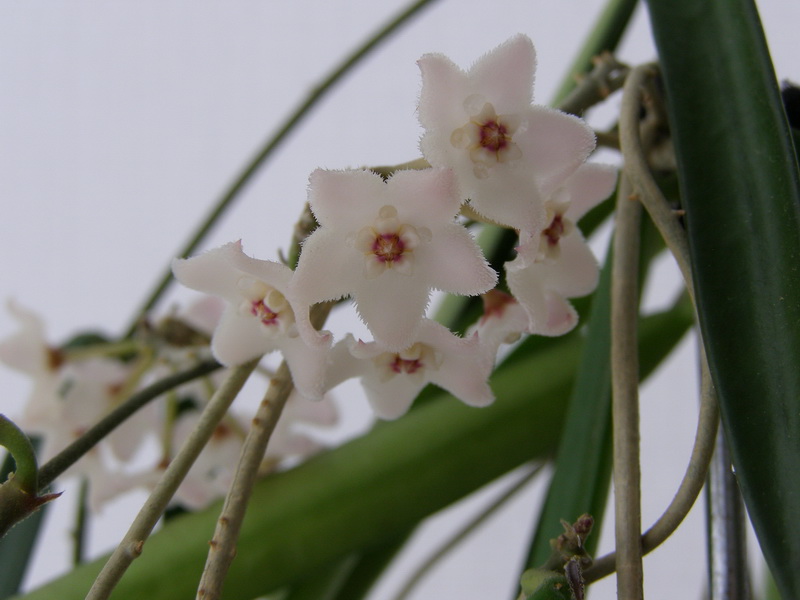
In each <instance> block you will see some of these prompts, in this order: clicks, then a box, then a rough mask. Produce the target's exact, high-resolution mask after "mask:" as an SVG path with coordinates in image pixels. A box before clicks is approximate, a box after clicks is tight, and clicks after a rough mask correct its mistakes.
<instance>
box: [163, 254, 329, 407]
mask: <svg viewBox="0 0 800 600" xmlns="http://www.w3.org/2000/svg"><path fill="white" fill-rule="evenodd" d="M172 270H173V272H174V273H175V277H176V278H177V279H178V281H180V282H181V283H183V284H184V285H185V286H187V287H190V288H192V289H195V290H198V291H201V292H206V293H208V294H213V295H215V296H219V297H221V298H223V299H225V300H227V301H228V306H227V307H226V309H225V312H224V313H223V315H222V319H221V320H220V323H219V325H218V326H217V328H216V330H215V331H214V335H213V337H212V339H211V351H212V353H213V354H214V356H215V357H216V359H217V360H218V361H219V362H221V363H222V364H224V365H226V366H232V365H240V364H243V363H245V362H247V361H249V360H251V359H253V358H256V357H258V356H261V355H262V354H266V353H268V352H272V351H273V350H280V352H281V353H282V354H283V357H284V359H285V360H286V364H287V365H288V367H289V370H290V371H291V373H292V379H293V380H294V385H295V387H296V388H297V390H298V391H299V392H300V393H301V394H302V395H304V396H306V397H308V398H313V399H318V398H320V397H321V395H322V392H321V386H322V382H323V378H324V373H325V367H326V362H327V353H328V351H329V348H330V343H331V339H330V335H329V334H327V333H320V332H318V331H316V330H314V329H313V327H311V325H310V324H308V326H307V327H305V328H304V331H305V333H306V334H307V335H306V336H301V335H300V333H299V330H298V327H297V320H298V319H301V318H304V319H305V321H306V322H308V306H306V307H305V308H304V309H298V307H297V306H295V305H293V304H292V303H291V302H290V301H289V300H288V299H287V295H288V287H289V281H290V279H291V278H292V270H291V269H290V268H289V267H287V266H286V265H282V264H280V263H277V262H273V261H267V260H258V259H255V258H251V257H249V256H247V255H246V254H245V253H244V252H243V250H242V245H241V243H240V242H232V243H230V244H226V245H224V246H222V247H220V248H217V249H215V250H210V251H208V252H206V253H204V254H201V255H199V256H195V257H192V258H189V259H176V260H175V261H173V264H172ZM302 310H305V314H301V311H302Z"/></svg>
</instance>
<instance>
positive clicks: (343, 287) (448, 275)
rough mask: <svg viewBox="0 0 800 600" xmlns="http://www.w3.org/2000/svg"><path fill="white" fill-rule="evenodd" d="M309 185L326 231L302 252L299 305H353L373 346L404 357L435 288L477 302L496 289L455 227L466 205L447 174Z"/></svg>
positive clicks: (335, 174)
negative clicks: (399, 352) (378, 344)
mask: <svg viewBox="0 0 800 600" xmlns="http://www.w3.org/2000/svg"><path fill="white" fill-rule="evenodd" d="M310 181H311V183H310V191H309V202H310V205H311V210H312V211H313V212H314V216H315V217H316V219H317V221H318V222H319V224H320V226H319V228H318V229H316V230H315V231H314V232H313V233H312V234H311V235H310V236H309V237H308V238H307V239H306V240H305V242H304V243H303V249H302V252H301V254H300V261H299V263H298V265H297V271H296V272H295V276H294V279H293V280H292V282H291V284H290V286H289V290H290V292H291V295H292V297H293V298H296V299H297V300H298V301H299V302H301V303H304V304H307V305H310V304H314V303H316V302H322V301H326V300H337V299H339V298H342V297H345V296H352V297H353V298H354V300H355V303H356V308H357V310H358V313H359V315H360V316H361V318H362V319H363V320H364V322H365V323H366V325H367V327H369V329H370V331H371V332H372V334H373V335H374V336H375V338H376V340H378V341H380V342H381V343H383V344H385V345H386V346H387V347H388V348H390V349H393V350H402V349H403V348H406V347H408V346H409V344H411V343H412V342H413V340H414V336H415V335H416V332H417V330H418V328H419V325H420V323H421V322H422V318H423V316H424V314H425V309H426V307H427V305H428V301H429V298H430V294H431V290H432V289H436V290H443V291H445V292H450V293H453V294H463V295H475V294H480V293H483V292H485V291H486V290H488V289H490V288H492V287H493V286H494V284H495V282H496V281H497V274H496V273H495V272H494V271H493V270H492V268H491V267H490V266H489V265H488V264H487V262H486V260H485V259H484V257H483V254H482V253H481V251H480V248H479V247H478V245H477V244H476V243H475V241H474V240H473V239H472V237H471V236H470V234H469V232H468V231H467V230H466V229H465V228H464V227H462V226H461V225H459V224H458V223H457V222H456V221H455V217H456V215H457V214H458V211H459V207H460V204H461V201H460V199H459V197H458V195H457V194H456V191H455V186H454V182H453V177H452V173H451V172H450V171H449V170H447V169H426V170H424V171H401V172H399V173H396V174H395V175H394V176H393V177H392V178H391V179H389V180H388V181H387V182H384V181H383V180H382V179H381V178H380V177H379V176H378V175H376V174H374V173H372V172H369V171H323V170H320V169H318V170H316V171H314V173H312V174H311V179H310ZM298 326H300V327H307V326H308V325H307V320H304V321H302V322H301V320H300V319H298Z"/></svg>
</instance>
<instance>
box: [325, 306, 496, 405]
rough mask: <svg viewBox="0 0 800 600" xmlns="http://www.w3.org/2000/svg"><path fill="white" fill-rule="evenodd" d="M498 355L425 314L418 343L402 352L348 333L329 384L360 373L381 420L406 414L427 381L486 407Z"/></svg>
mask: <svg viewBox="0 0 800 600" xmlns="http://www.w3.org/2000/svg"><path fill="white" fill-rule="evenodd" d="M493 359H494V357H491V358H490V357H488V356H487V355H486V353H485V352H484V351H483V349H482V348H481V347H480V345H479V343H478V338H477V337H475V336H472V337H470V338H460V337H458V336H457V335H454V334H453V333H452V332H451V331H450V330H449V329H447V328H446V327H444V326H443V325H440V324H439V323H437V322H435V321H431V320H429V319H425V320H424V321H423V322H422V324H421V326H420V328H419V333H418V335H417V336H416V337H415V339H414V343H413V344H411V345H410V346H408V347H407V348H405V349H404V350H401V351H395V350H390V349H388V348H387V347H386V346H384V345H383V344H380V343H378V342H362V341H360V340H359V341H356V340H355V339H354V338H353V336H352V335H350V334H348V335H347V337H346V338H345V339H343V340H341V341H340V342H339V343H337V344H336V346H334V349H333V352H332V359H331V368H330V370H329V375H328V377H329V378H328V381H327V383H326V387H327V388H332V387H335V386H336V385H338V384H339V383H341V382H342V381H345V380H347V379H351V378H353V377H359V378H361V383H362V385H363V386H364V391H365V392H366V394H367V400H368V401H369V403H370V405H371V406H372V408H373V410H374V411H375V414H376V415H378V416H379V417H380V418H381V419H396V418H398V417H400V416H402V415H404V414H405V413H406V412H407V411H408V409H409V407H410V406H411V404H412V403H413V402H414V398H416V397H417V395H418V394H419V392H420V391H421V390H422V388H424V387H425V386H426V385H427V384H428V383H433V384H436V385H438V386H439V387H441V388H443V389H445V390H447V391H448V392H450V393H451V394H453V396H455V397H456V398H458V399H459V400H461V401H462V402H464V403H465V404H468V405H470V406H486V405H488V404H491V403H492V401H493V400H494V395H493V393H492V390H491V388H490V387H489V384H488V383H487V380H488V378H489V375H490V374H491V372H492V367H493V366H494V360H493Z"/></svg>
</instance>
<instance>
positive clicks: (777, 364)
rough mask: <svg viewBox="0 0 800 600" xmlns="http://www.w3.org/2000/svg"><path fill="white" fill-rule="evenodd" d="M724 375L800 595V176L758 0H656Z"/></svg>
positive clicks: (778, 544)
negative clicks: (799, 528)
mask: <svg viewBox="0 0 800 600" xmlns="http://www.w3.org/2000/svg"><path fill="white" fill-rule="evenodd" d="M649 7H650V13H651V21H652V26H653V32H654V34H655V39H656V44H657V46H658V50H659V56H660V60H661V63H662V69H663V75H664V83H665V86H666V90H667V99H668V108H669V115H670V122H671V126H672V130H673V136H674V141H675V148H676V153H677V158H678V165H679V177H680V185H681V189H682V193H683V201H684V208H685V209H686V211H687V215H686V219H687V223H688V232H689V241H690V247H691V255H692V264H693V266H694V279H695V287H696V289H697V299H698V305H699V306H698V311H699V317H700V324H701V328H702V333H703V337H704V339H705V344H706V349H707V353H708V358H709V364H710V367H711V372H712V376H713V379H714V383H715V386H716V388H717V394H718V397H719V401H720V408H721V410H722V417H723V424H724V426H725V429H726V434H727V439H728V441H729V442H730V445H731V451H732V454H733V462H734V465H735V467H736V473H737V475H738V478H739V482H740V484H741V488H742V492H743V495H744V498H745V502H746V504H747V508H748V512H749V514H750V518H751V520H752V522H753V525H754V527H755V530H756V533H757V535H758V538H759V542H760V544H761V547H762V549H763V551H764V555H765V557H766V559H767V562H768V564H769V566H770V569H771V570H772V572H773V574H774V575H775V578H776V581H777V584H778V588H779V589H780V590H781V593H782V595H783V597H784V598H786V599H787V600H789V599H796V598H800V571H799V570H798V569H797V566H798V565H800V537H798V535H797V532H796V527H795V523H796V521H797V515H798V514H800V477H798V476H797V473H798V472H800V435H798V432H800V368H798V365H800V271H798V265H800V177H798V170H797V162H796V157H795V154H794V150H793V147H792V141H791V138H790V133H789V130H788V127H787V123H786V117H785V114H784V111H783V107H782V105H781V102H780V97H779V93H778V87H777V83H776V81H775V75H774V73H773V68H772V64H771V62H770V57H769V53H768V50H767V45H766V41H765V39H764V34H763V31H762V30H761V25H760V21H759V17H758V14H757V11H756V8H755V6H754V4H753V2H752V1H751V0H726V1H725V2H719V1H713V0H670V1H669V2H667V1H664V0H651V1H650V2H649Z"/></svg>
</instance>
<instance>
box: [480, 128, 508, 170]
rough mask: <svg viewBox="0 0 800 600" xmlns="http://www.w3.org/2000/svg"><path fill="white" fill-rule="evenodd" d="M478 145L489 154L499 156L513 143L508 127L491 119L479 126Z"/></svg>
mask: <svg viewBox="0 0 800 600" xmlns="http://www.w3.org/2000/svg"><path fill="white" fill-rule="evenodd" d="M478 143H479V144H480V145H481V147H482V148H483V149H484V150H486V151H487V152H494V153H495V154H499V153H500V152H501V151H503V150H505V148H506V146H508V144H510V143H511V135H509V131H508V127H506V126H505V125H503V124H502V123H500V122H499V121H497V120H495V119H489V120H488V121H486V122H485V123H483V124H482V125H479V126H478ZM498 160H499V159H498Z"/></svg>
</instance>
